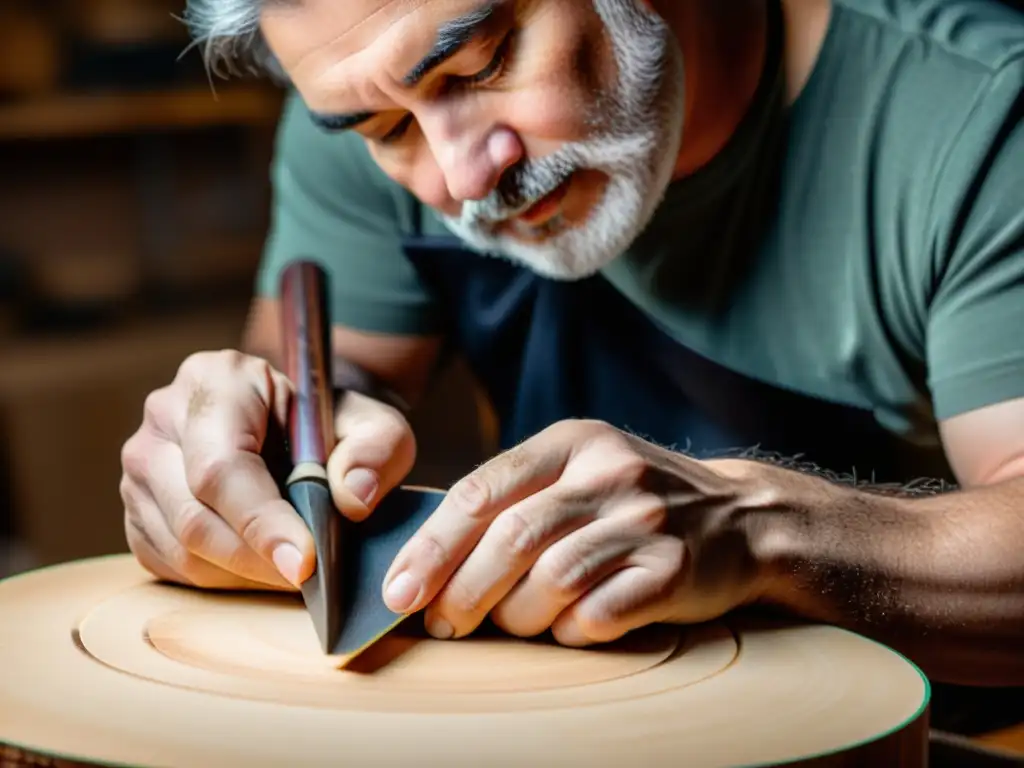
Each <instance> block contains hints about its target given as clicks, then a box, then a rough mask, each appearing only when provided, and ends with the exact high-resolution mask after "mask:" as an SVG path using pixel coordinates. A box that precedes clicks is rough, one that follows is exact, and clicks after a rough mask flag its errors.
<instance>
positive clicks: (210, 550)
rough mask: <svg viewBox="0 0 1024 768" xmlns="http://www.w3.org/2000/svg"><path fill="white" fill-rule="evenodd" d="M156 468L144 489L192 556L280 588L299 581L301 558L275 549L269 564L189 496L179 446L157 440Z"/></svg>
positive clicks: (293, 587) (154, 456) (189, 492)
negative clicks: (148, 491)
mask: <svg viewBox="0 0 1024 768" xmlns="http://www.w3.org/2000/svg"><path fill="white" fill-rule="evenodd" d="M151 452H152V454H153V456H152V460H153V463H154V468H155V470H156V471H154V472H153V474H152V476H151V477H150V479H149V488H150V492H151V494H152V496H153V500H154V501H155V502H156V505H157V507H158V508H159V509H160V510H161V512H162V514H163V516H164V518H165V519H166V520H167V526H168V528H169V529H170V531H171V533H172V534H173V535H174V537H175V538H176V539H177V541H178V542H179V543H180V544H181V546H183V547H184V548H185V549H186V550H188V551H189V552H190V553H192V554H193V555H195V556H197V557H199V558H202V559H203V560H205V561H207V562H209V563H211V564H213V565H215V566H217V567H218V568H220V569H222V570H224V571H227V572H228V573H231V574H234V575H236V576H238V577H240V578H242V579H243V580H245V581H247V582H250V583H255V584H261V585H265V586H272V587H275V588H279V589H289V588H291V589H295V588H297V587H299V586H301V584H302V581H301V578H302V573H301V567H302V565H301V557H300V555H299V553H298V552H295V553H291V557H290V558H289V557H288V556H286V555H285V550H279V551H277V552H275V555H274V558H275V560H274V565H271V564H269V563H267V561H266V560H264V559H263V558H262V557H260V556H259V555H258V554H256V552H254V551H253V550H252V548H251V547H250V546H249V545H248V544H247V543H246V542H245V541H243V539H242V537H241V536H239V535H238V534H237V533H236V532H235V531H234V530H233V529H232V528H231V526H230V525H228V524H227V522H225V521H224V519H223V518H222V517H220V515H218V514H217V513H216V512H214V511H213V510H212V509H210V508H209V507H208V506H206V505H205V504H203V503H202V502H201V501H199V500H198V499H196V498H195V497H193V496H192V493H191V491H189V488H188V480H187V479H186V477H185V460H184V457H183V456H182V452H181V449H180V448H179V447H178V446H176V445H173V444H172V443H167V442H162V441H161V442H159V443H157V444H156V445H154V446H153V448H152V449H151Z"/></svg>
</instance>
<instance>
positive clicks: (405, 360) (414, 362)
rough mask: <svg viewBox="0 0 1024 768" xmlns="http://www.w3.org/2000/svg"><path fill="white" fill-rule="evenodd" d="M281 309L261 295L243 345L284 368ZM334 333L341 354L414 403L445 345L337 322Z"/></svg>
mask: <svg viewBox="0 0 1024 768" xmlns="http://www.w3.org/2000/svg"><path fill="white" fill-rule="evenodd" d="M279 312H280V307H279V305H278V302H277V301H276V300H273V299H265V298H257V299H256V300H255V301H254V302H253V304H252V308H251V309H250V313H249V319H248V322H247V323H246V328H245V335H244V339H243V342H242V349H243V350H244V351H245V352H247V353H249V354H251V355H255V356H257V357H262V358H264V359H265V360H267V361H268V362H270V364H271V365H273V366H274V367H275V368H277V369H278V370H283V368H282V366H283V361H282V359H281V355H282V346H281V331H280V321H279ZM332 336H333V347H334V354H335V355H336V356H337V357H339V358H342V359H344V360H348V361H349V362H351V363H354V364H355V365H358V366H359V367H361V368H363V369H364V370H366V371H368V372H369V373H371V374H373V375H374V376H376V377H377V378H378V379H379V380H380V381H381V382H382V383H384V384H385V385H387V386H388V387H390V388H391V389H393V390H394V391H395V392H396V393H398V394H399V395H400V396H401V397H402V399H403V400H405V401H406V402H407V403H409V404H410V405H413V406H415V404H416V403H417V402H418V401H419V399H420V397H421V396H422V395H423V392H424V390H425V389H426V387H427V384H428V383H429V381H430V377H431V375H432V373H433V371H434V366H435V365H436V363H437V359H438V355H439V354H440V349H441V339H440V338H438V337H434V336H391V335H384V334H372V333H364V332H361V331H355V330H352V329H350V328H345V327H342V326H335V327H334V330H333V334H332Z"/></svg>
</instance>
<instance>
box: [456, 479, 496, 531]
mask: <svg viewBox="0 0 1024 768" xmlns="http://www.w3.org/2000/svg"><path fill="white" fill-rule="evenodd" d="M448 495H449V496H450V498H451V503H452V505H453V506H454V507H455V508H456V509H457V510H458V511H459V512H461V513H462V514H464V515H465V516H466V517H468V518H470V519H480V518H483V517H484V516H485V515H486V513H487V510H488V508H489V507H490V505H491V499H492V498H493V491H492V489H491V484H490V483H489V482H488V479H487V470H486V468H482V469H480V470H478V471H476V472H473V473H471V474H469V475H466V476H465V477H463V478H462V479H461V480H459V481H458V482H457V483H455V485H453V486H452V487H451V490H450V491H449V492H448Z"/></svg>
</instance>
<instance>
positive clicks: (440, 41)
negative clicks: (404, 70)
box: [402, 0, 503, 88]
mask: <svg viewBox="0 0 1024 768" xmlns="http://www.w3.org/2000/svg"><path fill="white" fill-rule="evenodd" d="M502 1H503V0H485V2H484V3H483V5H481V6H480V7H479V8H476V9H474V10H472V11H469V12H468V13H464V14H463V15H462V16H460V17H458V18H457V19H452V20H451V21H448V22H445V23H444V24H442V25H441V28H440V29H438V30H437V38H436V39H435V41H434V47H433V49H431V51H430V53H428V54H427V55H426V56H424V57H423V59H422V60H420V62H419V63H418V64H416V66H414V67H413V68H412V69H411V70H409V74H407V75H406V76H405V77H404V78H403V79H402V84H403V85H405V86H406V87H407V88H412V87H415V86H417V85H419V84H420V83H421V82H422V81H423V78H424V77H426V76H427V75H428V74H430V73H431V72H433V71H434V70H435V69H437V68H438V67H440V66H441V65H442V64H444V63H445V62H446V61H448V60H449V59H451V58H452V57H454V56H456V55H457V54H458V53H459V51H461V50H462V49H463V48H465V47H466V46H467V45H468V44H469V43H470V42H471V41H472V40H473V39H474V38H475V37H477V36H478V35H479V34H480V33H481V32H482V31H483V29H484V27H486V26H487V24H488V23H489V22H490V20H491V18H492V17H493V16H494V13H495V11H497V9H498V6H499V5H501V3H502Z"/></svg>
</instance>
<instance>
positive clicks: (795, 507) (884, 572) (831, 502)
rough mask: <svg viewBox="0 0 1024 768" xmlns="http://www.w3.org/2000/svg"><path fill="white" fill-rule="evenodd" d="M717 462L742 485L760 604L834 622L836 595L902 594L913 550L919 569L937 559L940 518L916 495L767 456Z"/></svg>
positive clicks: (886, 597) (882, 597) (844, 599)
mask: <svg viewBox="0 0 1024 768" xmlns="http://www.w3.org/2000/svg"><path fill="white" fill-rule="evenodd" d="M712 464H713V466H714V467H715V469H716V470H717V471H718V472H719V473H721V474H722V475H723V476H724V477H727V478H729V479H730V480H731V481H732V482H734V483H736V487H737V488H739V489H741V490H740V493H741V501H740V508H741V509H742V511H743V519H744V525H745V532H746V534H747V539H748V541H749V546H750V552H751V557H752V558H753V560H754V562H755V563H756V564H757V571H758V590H757V593H756V596H755V601H756V602H761V603H769V604H774V605H779V606H781V607H783V608H785V609H787V610H792V611H795V612H797V613H801V614H804V615H809V616H814V617H816V618H820V619H826V620H828V619H831V618H836V617H833V616H832V613H833V612H834V609H835V608H836V605H835V603H836V601H838V602H839V603H849V602H850V601H853V602H857V601H860V600H867V601H869V602H870V601H874V602H876V603H878V604H879V605H881V604H882V603H890V602H891V601H893V600H897V599H898V596H897V594H896V593H897V592H898V591H899V584H900V582H901V581H902V579H901V575H902V576H903V577H905V576H907V575H909V574H908V572H907V567H906V559H907V554H908V551H909V550H911V549H912V550H913V551H914V553H915V554H914V557H915V562H916V563H918V565H917V567H916V570H918V571H925V570H927V569H928V565H927V564H928V563H931V562H932V560H933V558H932V552H933V549H934V546H935V540H936V537H937V535H938V531H937V527H938V518H937V517H936V516H934V515H927V514H922V513H921V511H919V510H918V509H917V507H915V506H914V501H913V500H912V499H909V498H904V497H899V496H892V495H883V494H876V493H871V492H868V491H863V490H858V489H856V488H853V487H850V486H845V485H841V484H839V483H834V482H831V481H829V480H826V479H824V478H821V477H818V476H814V475H808V474H805V473H801V472H797V471H794V470H790V469H786V468H783V467H778V466H775V465H772V464H767V463H762V462H756V461H749V460H732V459H730V460H726V461H722V462H712ZM894 590H895V591H894Z"/></svg>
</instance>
